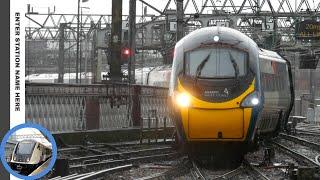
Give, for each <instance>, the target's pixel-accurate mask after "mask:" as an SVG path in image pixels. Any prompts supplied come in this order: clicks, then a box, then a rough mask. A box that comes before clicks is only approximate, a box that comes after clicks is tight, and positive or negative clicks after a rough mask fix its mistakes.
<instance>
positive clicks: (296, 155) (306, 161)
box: [271, 141, 320, 167]
mask: <svg viewBox="0 0 320 180" xmlns="http://www.w3.org/2000/svg"><path fill="white" fill-rule="evenodd" d="M271 143H272V144H273V145H275V146H276V147H277V148H278V149H279V150H280V151H282V152H283V153H285V154H287V155H289V156H290V157H292V158H293V159H295V160H297V161H298V162H300V163H301V164H303V165H306V166H308V165H309V166H317V167H320V164H319V163H318V162H316V161H315V159H312V158H310V157H308V156H306V155H304V154H302V153H299V152H298V151H296V150H293V149H292V148H290V147H287V146H286V145H283V144H281V143H279V142H275V141H271Z"/></svg>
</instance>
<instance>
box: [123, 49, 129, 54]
mask: <svg viewBox="0 0 320 180" xmlns="http://www.w3.org/2000/svg"><path fill="white" fill-rule="evenodd" d="M123 54H124V55H127V56H129V55H130V50H129V49H127V48H126V49H124V50H123Z"/></svg>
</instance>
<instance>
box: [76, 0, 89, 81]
mask: <svg viewBox="0 0 320 180" xmlns="http://www.w3.org/2000/svg"><path fill="white" fill-rule="evenodd" d="M82 2H88V0H82ZM79 15H80V0H78V13H77V59H76V83H78V82H79V81H78V80H79V78H78V74H79V39H80V34H79V25H80V18H79Z"/></svg>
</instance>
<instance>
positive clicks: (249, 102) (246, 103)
mask: <svg viewBox="0 0 320 180" xmlns="http://www.w3.org/2000/svg"><path fill="white" fill-rule="evenodd" d="M259 104H260V98H259V95H258V92H256V91H255V92H253V93H251V94H249V95H248V96H247V97H246V98H244V100H243V101H242V103H241V106H242V107H254V106H257V105H259Z"/></svg>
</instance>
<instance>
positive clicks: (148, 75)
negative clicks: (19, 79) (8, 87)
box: [26, 65, 171, 87]
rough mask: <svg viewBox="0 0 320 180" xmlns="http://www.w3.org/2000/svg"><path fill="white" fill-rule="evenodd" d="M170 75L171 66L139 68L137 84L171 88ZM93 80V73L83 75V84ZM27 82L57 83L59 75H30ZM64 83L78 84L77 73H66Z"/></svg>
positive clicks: (136, 72) (102, 75) (102, 74)
mask: <svg viewBox="0 0 320 180" xmlns="http://www.w3.org/2000/svg"><path fill="white" fill-rule="evenodd" d="M106 74H107V72H102V73H101V78H103V77H104V76H105V75H106ZM123 74H124V75H127V74H128V71H127V70H123ZM170 74H171V65H162V66H155V67H144V68H137V69H136V70H135V80H136V84H142V85H150V86H161V87H169V81H170ZM91 79H92V75H91V72H89V73H81V82H82V83H83V84H90V83H91ZM26 81H27V82H30V83H57V82H58V74H57V73H52V74H30V75H28V76H27V77H26ZM64 83H66V84H68V83H70V84H74V83H76V73H65V74H64Z"/></svg>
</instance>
